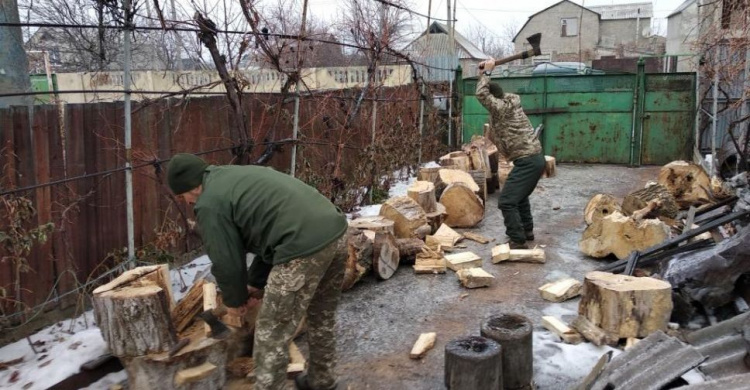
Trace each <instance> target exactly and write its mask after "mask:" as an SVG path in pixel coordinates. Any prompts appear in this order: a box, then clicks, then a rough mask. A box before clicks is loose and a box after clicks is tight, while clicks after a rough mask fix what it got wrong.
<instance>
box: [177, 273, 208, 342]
mask: <svg viewBox="0 0 750 390" xmlns="http://www.w3.org/2000/svg"><path fill="white" fill-rule="evenodd" d="M204 282H205V280H204V279H200V280H198V281H197V282H195V283H194V284H193V285H192V287H190V290H189V291H188V293H187V294H185V296H184V297H183V298H182V299H181V300H180V302H178V303H177V306H175V308H174V310H172V322H173V323H174V326H175V330H176V331H177V332H178V333H179V332H182V331H184V330H185V329H187V328H188V326H190V324H192V323H193V320H194V319H195V316H197V315H198V313H200V312H201V310H202V309H203V283H204Z"/></svg>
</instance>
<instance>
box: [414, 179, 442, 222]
mask: <svg viewBox="0 0 750 390" xmlns="http://www.w3.org/2000/svg"><path fill="white" fill-rule="evenodd" d="M407 196H408V197H410V198H412V199H414V201H415V202H417V203H419V205H420V206H422V209H423V210H424V212H425V214H429V213H434V212H435V211H436V210H437V205H436V204H437V200H435V185H434V184H432V183H430V182H429V181H416V182H414V184H412V185H411V187H409V189H408V190H407Z"/></svg>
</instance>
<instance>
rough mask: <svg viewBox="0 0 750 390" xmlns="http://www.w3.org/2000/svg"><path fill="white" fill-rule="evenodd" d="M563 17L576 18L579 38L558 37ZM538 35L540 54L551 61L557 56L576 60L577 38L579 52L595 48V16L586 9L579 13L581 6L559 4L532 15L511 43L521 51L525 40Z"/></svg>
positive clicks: (591, 50)
mask: <svg viewBox="0 0 750 390" xmlns="http://www.w3.org/2000/svg"><path fill="white" fill-rule="evenodd" d="M581 11H583V12H581ZM581 16H583V17H581ZM563 18H578V19H579V23H578V33H579V34H580V37H579V36H574V37H562V36H561V33H562V25H561V19H563ZM538 32H541V33H542V54H548V55H551V58H552V60H553V61H555V60H558V58H561V57H566V58H567V57H571V56H573V54H575V58H578V52H579V39H580V51H581V52H586V51H588V52H593V51H595V50H596V45H597V43H599V15H598V14H596V13H594V12H592V11H589V10H582V9H581V7H578V6H576V5H574V4H572V3H569V2H564V3H560V4H558V5H556V6H554V7H552V8H550V9H548V10H546V11H544V12H542V13H540V14H538V15H535V16H533V17H532V18H531V19H530V20H529V21H528V23H526V25H525V26H524V27H523V28H522V29H521V31H520V32H519V33H518V36H517V38H516V41H515V42H514V45H515V49H516V52H519V51H522V50H525V49H526V48H525V47H524V43H525V42H526V37H527V36H529V35H532V34H534V33H538ZM527 45H528V44H527ZM527 61H529V60H527Z"/></svg>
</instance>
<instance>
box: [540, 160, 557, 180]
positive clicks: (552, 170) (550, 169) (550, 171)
mask: <svg viewBox="0 0 750 390" xmlns="http://www.w3.org/2000/svg"><path fill="white" fill-rule="evenodd" d="M556 175H557V162H556V160H555V158H554V157H552V156H544V172H543V173H542V177H555V176H556Z"/></svg>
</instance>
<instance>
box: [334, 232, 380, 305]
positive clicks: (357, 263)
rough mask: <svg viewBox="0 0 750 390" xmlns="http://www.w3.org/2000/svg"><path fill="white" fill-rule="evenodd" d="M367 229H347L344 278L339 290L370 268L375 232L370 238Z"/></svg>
mask: <svg viewBox="0 0 750 390" xmlns="http://www.w3.org/2000/svg"><path fill="white" fill-rule="evenodd" d="M366 232H368V231H361V230H355V229H351V228H350V229H349V232H348V234H349V237H348V239H347V253H348V257H347V258H346V268H345V269H344V280H343V282H342V284H341V290H342V291H345V290H348V289H350V288H352V287H353V286H354V284H355V283H357V282H358V281H359V280H360V279H362V278H363V277H364V276H365V275H367V273H368V272H370V270H371V269H372V253H373V249H372V245H373V241H374V237H375V234H376V233H375V232H372V231H371V230H370V231H369V232H371V235H372V237H373V238H370V237H369V236H368V234H366Z"/></svg>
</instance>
